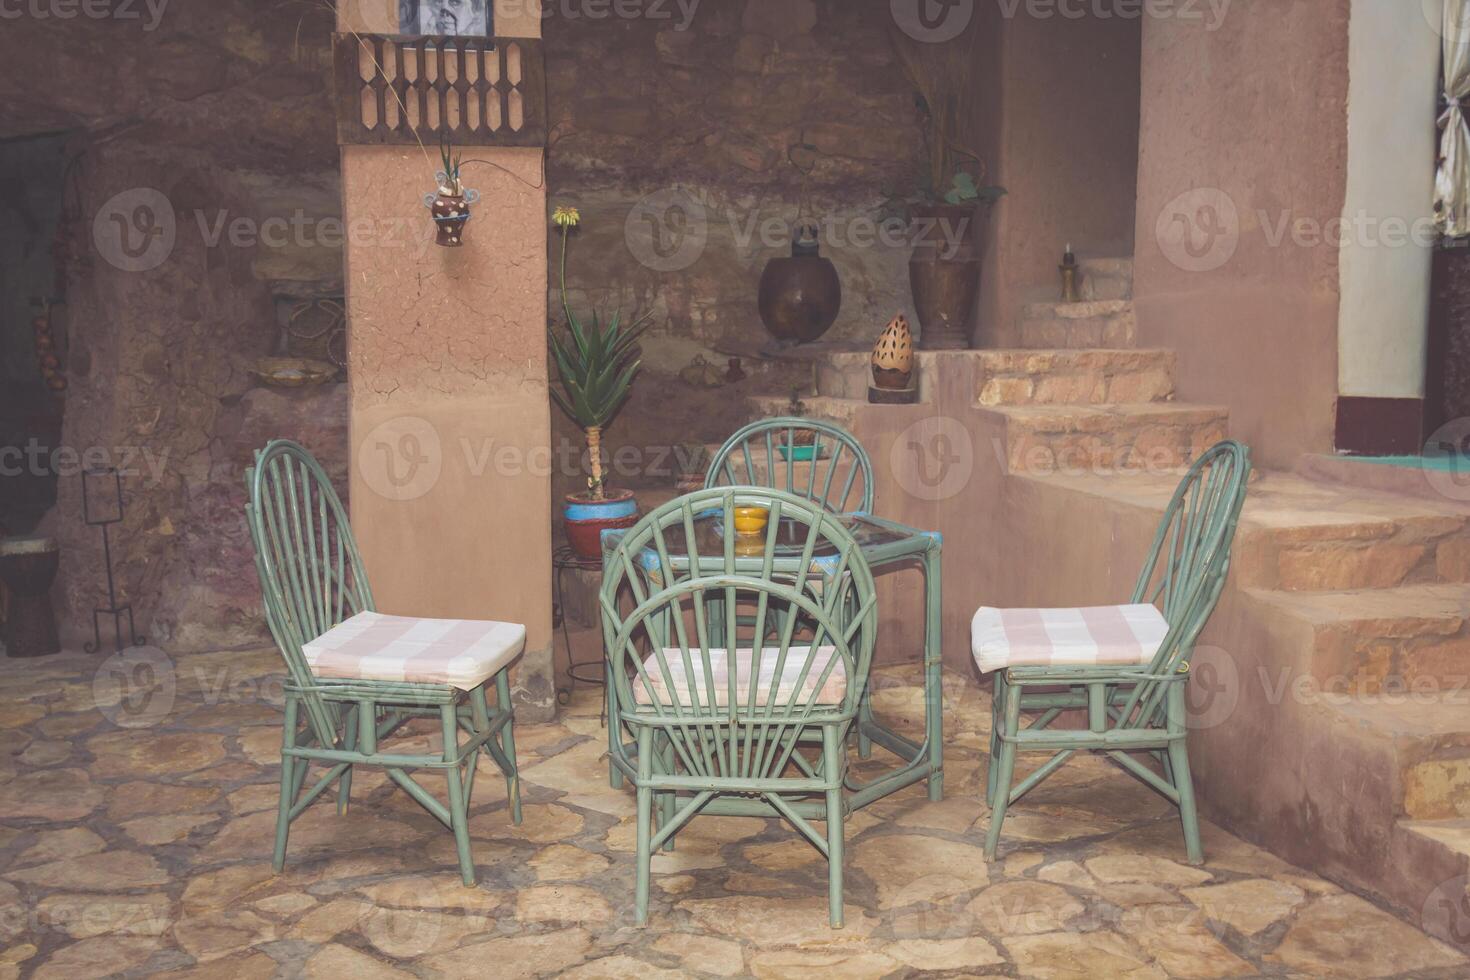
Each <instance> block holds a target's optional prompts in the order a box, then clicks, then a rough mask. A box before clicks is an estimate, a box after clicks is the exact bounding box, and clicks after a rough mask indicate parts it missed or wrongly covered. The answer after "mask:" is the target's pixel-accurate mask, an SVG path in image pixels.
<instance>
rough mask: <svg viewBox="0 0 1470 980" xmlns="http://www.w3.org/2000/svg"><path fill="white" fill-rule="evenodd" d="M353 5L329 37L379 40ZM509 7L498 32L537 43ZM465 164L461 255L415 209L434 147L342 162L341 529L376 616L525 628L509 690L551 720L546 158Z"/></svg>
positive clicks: (375, 149)
mask: <svg viewBox="0 0 1470 980" xmlns="http://www.w3.org/2000/svg"><path fill="white" fill-rule="evenodd" d="M366 2H368V0H360V4H361V3H366ZM358 6H359V5H354V4H340V5H339V7H338V9H339V24H340V25H341V26H342V28H343V29H344V30H345V29H354V30H364V31H372V30H374V25H375V24H376V20H375V19H374V18H373V17H371V16H364V15H363V12H362V11H361V10H359V9H358ZM510 6H511V8H513V10H514V11H515V13H511V14H510V15H508V16H504V17H498V18H497V23H496V33H497V34H499V35H502V36H505V35H507V34H510V35H514V36H538V34H539V30H540V21H539V18H536V17H526V16H520V15H519V14H521V13H522V12H523V11H524V10H525V9H526V4H525V3H523V2H519V0H517V2H514V3H512V4H511V5H510ZM378 19H381V18H378ZM464 155H465V157H466V158H477V159H482V160H487V161H491V162H492V163H493V164H496V165H497V166H489V165H486V164H484V163H472V164H466V165H465V168H464V170H463V172H462V175H463V178H464V183H465V185H466V186H467V187H470V188H474V189H476V190H478V191H479V192H480V194H481V199H480V202H479V203H478V204H477V205H476V206H475V207H474V209H473V216H472V218H471V220H470V222H469V224H468V226H467V227H466V229H465V235H464V245H463V246H462V247H460V248H441V247H438V246H436V245H435V244H433V237H434V226H433V221H432V219H431V217H430V215H429V211H428V210H427V209H426V208H425V207H424V204H423V196H424V195H425V194H426V193H429V192H431V191H432V190H433V189H434V180H433V174H434V171H435V170H436V169H439V166H438V151H437V147H433V146H431V147H429V148H428V152H427V153H426V152H425V151H424V150H422V149H420V148H419V147H417V146H407V147H405V146H391V147H379V146H344V147H343V148H342V187H343V198H344V200H343V216H344V221H345V223H346V227H347V243H346V249H345V251H346V266H347V268H346V273H347V307H348V317H349V333H348V337H349V344H348V347H349V376H350V390H351V442H352V467H351V508H352V522H353V525H354V528H355V529H356V532H357V535H358V538H359V541H360V543H361V547H362V552H363V558H364V561H365V562H366V564H367V569H368V574H369V575H370V577H371V579H372V585H373V591H374V594H375V596H376V598H377V600H378V605H379V607H380V608H381V609H382V610H383V611H384V612H388V613H395V614H400V615H420V616H440V617H456V618H483V619H499V620H506V621H512V622H518V623H524V624H526V626H527V630H528V637H527V643H526V652H525V655H524V656H523V657H522V659H521V661H520V662H519V664H518V665H517V667H516V669H515V671H514V673H513V685H514V688H515V697H516V700H517V703H518V707H519V708H520V711H521V714H520V717H521V718H522V719H524V720H539V719H546V718H549V717H551V715H552V714H554V712H555V695H554V689H553V688H554V685H553V680H552V650H551V645H552V628H551V513H550V508H551V490H550V451H549V447H550V440H551V431H550V411H549V401H548V396H547V390H546V386H547V380H546V340H545V331H546V316H547V311H546V295H547V277H546V269H547V261H546V241H547V236H546V229H545V225H546V191H545V181H544V168H543V166H542V157H543V151H542V150H540V149H513V148H497V147H466V148H465V154H464Z"/></svg>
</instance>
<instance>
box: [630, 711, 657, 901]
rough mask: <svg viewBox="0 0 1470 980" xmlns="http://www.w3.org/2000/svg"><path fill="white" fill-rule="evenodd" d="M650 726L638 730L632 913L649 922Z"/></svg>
mask: <svg viewBox="0 0 1470 980" xmlns="http://www.w3.org/2000/svg"><path fill="white" fill-rule="evenodd" d="M652 781H653V729H651V728H644V729H641V730H639V732H638V858H637V860H638V871H637V875H638V877H637V882H636V884H635V885H634V889H633V913H634V918H635V920H636V922H637V923H638V925H640V926H641V925H644V924H645V923H647V922H648V879H649V875H650V873H651V870H652V864H653V854H652V851H653V826H652V824H653V789H652V787H651V786H650V785H649V784H650V783H651V782H652Z"/></svg>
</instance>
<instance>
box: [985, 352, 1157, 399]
mask: <svg viewBox="0 0 1470 980" xmlns="http://www.w3.org/2000/svg"><path fill="white" fill-rule="evenodd" d="M976 354H977V355H978V360H979V365H978V374H979V378H978V384H979V392H978V397H979V400H980V404H982V405H985V406H995V405H1088V404H1091V405H1102V404H1107V403H1121V404H1132V403H1138V402H1164V401H1169V400H1170V399H1172V398H1173V397H1174V372H1175V366H1176V363H1177V357H1176V356H1175V354H1174V352H1173V351H1168V350H1085V349H1084V350H988V351H977V352H976Z"/></svg>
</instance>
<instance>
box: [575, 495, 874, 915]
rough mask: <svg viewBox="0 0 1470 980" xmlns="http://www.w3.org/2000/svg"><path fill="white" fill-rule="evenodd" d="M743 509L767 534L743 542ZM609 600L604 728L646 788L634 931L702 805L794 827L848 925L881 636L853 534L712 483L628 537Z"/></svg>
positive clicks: (832, 905)
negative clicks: (852, 765)
mask: <svg viewBox="0 0 1470 980" xmlns="http://www.w3.org/2000/svg"><path fill="white" fill-rule="evenodd" d="M747 506H755V507H767V508H769V509H770V523H769V524H768V525H767V527H766V528H765V530H764V531H762V532H759V533H758V534H755V535H750V536H746V537H744V538H741V537H740V536H737V534H736V531H735V528H734V518H733V514H734V509H735V508H736V507H747ZM601 605H602V619H603V635H604V639H605V649H606V651H607V657H608V668H609V671H608V672H609V675H610V677H611V680H612V685H611V688H610V690H609V725H610V726H612V727H613V728H614V729H615V730H617V731H622V730H626V731H628V732H629V733H630V734H631V735H632V737H633V740H634V744H635V746H636V749H635V751H634V752H633V753H632V754H629V753H627V751H626V750H625V748H624V746H623V745H622V740H621V738H614V739H613V751H612V759H613V764H614V765H615V766H616V767H618V768H619V770H620V771H621V772H622V774H623V775H624V776H625V777H626V778H627V779H629V780H630V781H631V782H632V783H633V786H634V787H635V789H636V791H637V800H638V832H637V861H638V867H637V885H636V895H635V905H636V911H637V917H638V921H639V922H640V923H642V922H644V921H645V920H646V918H647V915H648V893H649V870H650V861H651V856H652V852H653V851H654V850H655V849H657V848H659V847H661V846H666V845H667V844H671V843H672V841H673V835H674V834H675V833H676V832H677V831H678V830H679V828H680V827H682V826H683V825H684V824H685V823H686V822H688V821H689V820H690V819H691V818H692V817H694V816H695V814H697V813H701V812H702V813H719V814H731V815H744V816H757V817H769V816H778V817H784V818H785V819H786V820H788V821H789V822H790V823H791V824H792V825H793V826H794V827H795V828H796V829H797V830H798V831H799V832H800V833H801V834H802V835H803V836H804V837H806V838H807V840H809V841H810V842H811V843H812V844H813V845H814V846H815V847H816V848H817V850H819V851H820V852H821V853H822V854H823V855H824V856H825V857H826V858H827V861H828V866H829V881H828V893H829V897H828V901H829V915H830V922H831V924H832V926H833V927H834V928H835V927H839V926H841V925H842V863H843V858H842V854H843V819H844V815H845V801H844V797H843V779H844V776H845V774H846V771H847V755H846V751H845V744H846V738H847V734H848V731H849V729H850V728H851V727H852V723H853V719H854V717H855V716H856V714H857V710H858V699H859V697H860V695H861V693H862V691H863V689H864V687H865V686H866V682H867V676H868V671H869V668H870V667H871V662H872V653H873V639H874V635H875V631H876V628H877V612H876V609H877V606H876V598H875V594H874V588H873V576H872V573H871V572H870V571H869V569H868V565H867V562H866V561H865V560H864V558H863V557H862V554H861V552H860V551H859V549H858V547H857V544H856V542H855V541H854V540H853V539H852V536H851V535H850V534H849V533H848V532H847V530H846V529H845V528H843V527H842V525H841V524H840V523H839V522H838V521H837V519H836V517H835V516H834V515H833V514H831V513H830V512H828V511H826V510H824V509H823V508H822V507H821V506H820V505H818V504H817V503H815V502H814V501H810V500H806V499H804V498H802V497H798V496H796V495H794V494H788V493H784V492H780V491H773V490H768V489H756V488H752V487H722V488H717V489H706V490H702V491H699V492H697V493H693V494H690V495H688V496H685V497H681V498H679V499H678V500H674V501H671V502H669V503H668V504H665V505H663V506H662V507H660V508H658V509H657V510H655V511H654V512H653V513H651V514H649V515H648V516H647V517H645V518H644V519H643V520H642V521H641V522H640V523H639V524H638V525H637V526H636V527H634V528H633V529H632V530H630V531H628V532H627V533H626V534H625V535H623V536H622V539H621V541H619V543H618V544H617V546H616V548H615V549H614V550H613V551H612V552H611V553H610V554H609V555H608V557H607V559H606V561H605V563H604V571H603V586H602V592H601ZM732 609H740V610H741V611H742V612H744V613H748V615H740V616H727V615H724V612H725V610H732ZM777 624H779V625H777ZM731 651H734V652H733V653H732V652H731ZM655 805H656V807H657V814H658V820H657V824H658V825H657V828H656V829H655V827H654V813H655ZM814 820H821V821H824V822H825V824H826V827H825V832H823V831H822V830H819V829H817V828H816V827H814V826H813V824H812V821H814Z"/></svg>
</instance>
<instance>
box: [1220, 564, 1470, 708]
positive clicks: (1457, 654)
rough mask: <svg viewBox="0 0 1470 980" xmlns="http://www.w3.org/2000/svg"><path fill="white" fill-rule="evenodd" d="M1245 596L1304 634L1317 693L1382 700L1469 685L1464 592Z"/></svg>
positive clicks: (1444, 587)
mask: <svg viewBox="0 0 1470 980" xmlns="http://www.w3.org/2000/svg"><path fill="white" fill-rule="evenodd" d="M1246 592H1247V595H1249V596H1250V597H1251V599H1252V600H1254V601H1255V602H1258V603H1262V604H1265V605H1269V606H1271V607H1273V608H1274V609H1275V610H1276V611H1278V612H1281V613H1284V614H1286V615H1288V616H1291V617H1294V618H1295V619H1297V620H1300V621H1302V622H1304V623H1305V624H1306V625H1307V628H1308V629H1310V630H1311V636H1312V640H1311V644H1312V647H1311V651H1310V663H1311V672H1312V676H1313V678H1314V679H1315V680H1316V681H1317V684H1318V685H1320V687H1321V689H1322V690H1324V691H1328V692H1346V693H1352V694H1358V693H1362V694H1383V693H1386V692H1394V691H1401V690H1414V689H1421V688H1427V689H1433V687H1435V686H1436V685H1446V684H1455V683H1460V682H1463V681H1464V680H1465V679H1466V678H1467V677H1470V630H1466V628H1465V625H1466V622H1467V621H1470V587H1466V586H1464V585H1453V584H1441V583H1435V584H1428V585H1407V586H1400V587H1398V588H1392V589H1363V590H1351V591H1339V592H1279V591H1265V590H1260V589H1249V590H1246ZM1467 707H1470V703H1467Z"/></svg>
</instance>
